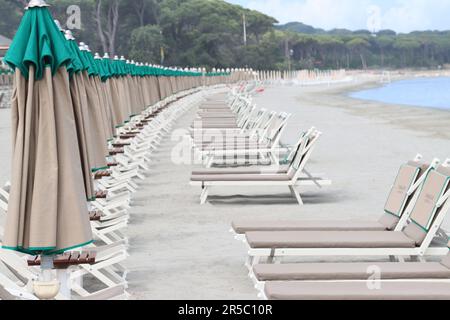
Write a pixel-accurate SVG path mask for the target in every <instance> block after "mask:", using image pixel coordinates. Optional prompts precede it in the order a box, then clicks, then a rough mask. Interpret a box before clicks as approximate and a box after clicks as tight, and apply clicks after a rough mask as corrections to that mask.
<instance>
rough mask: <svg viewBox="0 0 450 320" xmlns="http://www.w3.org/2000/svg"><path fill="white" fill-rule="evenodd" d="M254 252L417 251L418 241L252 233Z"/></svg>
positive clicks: (372, 234)
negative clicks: (285, 250) (314, 249)
mask: <svg viewBox="0 0 450 320" xmlns="http://www.w3.org/2000/svg"><path fill="white" fill-rule="evenodd" d="M246 236H247V242H248V244H249V245H250V247H251V248H254V249H264V248H266V249H267V248H271V249H272V248H273V249H276V248H281V249H282V248H286V249H294V248H298V249H302V248H332V249H334V248H415V246H416V244H415V242H414V240H412V239H410V238H408V237H407V236H406V235H405V234H403V233H402V232H394V231H306V232H296V231H286V232H248V233H247V234H246Z"/></svg>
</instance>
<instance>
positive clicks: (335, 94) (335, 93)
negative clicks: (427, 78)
mask: <svg viewBox="0 0 450 320" xmlns="http://www.w3.org/2000/svg"><path fill="white" fill-rule="evenodd" d="M415 78H417V77H416V76H413V75H408V76H406V75H405V76H402V77H400V78H396V79H395V80H393V81H392V82H394V81H403V80H409V79H415ZM382 86H383V84H382V83H380V82H379V79H378V78H377V79H365V80H358V79H356V80H355V81H354V82H352V83H347V84H338V85H334V86H333V85H331V86H329V87H318V88H316V89H314V90H306V92H307V97H299V99H300V102H301V101H304V100H306V101H308V102H312V101H311V100H310V99H309V97H308V95H309V94H311V93H314V96H315V98H318V101H317V104H323V105H325V106H331V107H339V108H343V109H346V110H348V111H351V112H352V113H354V114H356V115H359V116H366V117H378V118H380V119H382V120H386V121H390V122H392V123H394V122H395V123H394V124H395V125H396V126H399V127H402V128H403V129H407V130H413V131H421V132H423V133H426V134H431V135H433V136H435V137H437V138H441V139H450V132H448V123H450V110H445V109H440V108H433V107H425V106H415V105H406V104H405V105H404V104H395V103H386V102H381V101H376V100H366V99H359V98H354V97H351V96H350V94H351V93H352V92H357V91H362V90H369V89H374V88H379V87H382ZM319 91H321V92H320V94H319ZM321 95H322V96H323V99H322V98H321ZM404 113H408V115H407V118H406V120H405V118H399V115H402V116H404V115H405V114H404ZM403 120H405V121H403Z"/></svg>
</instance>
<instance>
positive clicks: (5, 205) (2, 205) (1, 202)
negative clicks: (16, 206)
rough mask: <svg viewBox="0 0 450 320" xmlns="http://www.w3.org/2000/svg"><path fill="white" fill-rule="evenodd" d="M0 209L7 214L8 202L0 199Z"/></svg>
mask: <svg viewBox="0 0 450 320" xmlns="http://www.w3.org/2000/svg"><path fill="white" fill-rule="evenodd" d="M0 209H1V210H3V211H5V212H7V211H8V202H7V201H6V200H4V199H3V198H2V197H0Z"/></svg>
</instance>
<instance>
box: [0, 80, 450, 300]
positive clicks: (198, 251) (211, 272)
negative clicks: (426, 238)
mask: <svg viewBox="0 0 450 320" xmlns="http://www.w3.org/2000/svg"><path fill="white" fill-rule="evenodd" d="M374 85H377V84H376V83H374V82H373V81H372V80H371V81H364V82H358V83H354V82H352V83H347V84H339V85H333V86H329V87H325V86H314V87H298V86H295V87H294V86H286V87H269V88H266V90H265V91H264V92H263V93H261V94H259V95H257V96H256V97H255V99H254V102H255V103H256V104H257V106H258V107H259V108H267V109H270V110H275V111H285V112H290V113H292V114H293V118H291V120H290V122H289V125H288V128H287V130H286V132H285V136H284V137H283V139H282V141H283V142H284V143H288V144H289V143H293V142H294V141H295V140H296V139H297V137H298V135H299V134H300V132H301V131H305V130H307V129H309V128H310V127H312V126H315V127H316V128H318V129H319V130H321V131H322V132H323V136H322V138H321V141H320V142H319V144H318V147H317V149H316V150H315V152H314V154H313V156H312V160H311V162H310V165H309V167H308V168H307V169H308V170H309V171H310V172H313V173H325V174H326V175H327V176H328V177H329V178H330V179H331V180H332V181H333V185H332V186H331V187H326V188H324V189H321V190H319V189H316V188H310V189H309V188H308V189H304V190H303V197H304V201H305V206H303V207H300V206H298V205H297V204H296V201H295V200H294V199H293V198H291V194H290V192H289V190H288V189H287V188H286V189H283V188H262V189H258V188H251V189H246V188H241V189H239V188H231V189H230V188H228V189H221V188H216V189H212V192H211V198H210V202H209V203H208V204H206V205H204V206H201V205H200V204H199V195H200V191H201V190H200V189H199V188H195V187H191V186H189V178H190V174H191V171H192V170H193V169H195V168H199V167H198V166H191V165H176V164H174V163H172V162H171V161H170V159H171V153H172V149H173V147H174V146H175V145H176V144H177V143H178V141H172V140H171V139H170V138H168V139H167V140H166V144H164V146H163V147H161V148H160V150H159V152H158V153H156V154H154V156H153V160H154V162H153V165H152V169H151V172H150V173H148V175H147V179H146V180H145V181H144V182H142V183H141V189H140V190H139V191H138V192H137V193H136V194H135V195H134V198H133V201H132V209H131V212H130V214H131V220H130V224H129V227H128V230H127V233H128V235H129V239H130V248H129V254H130V257H129V259H128V260H127V262H126V265H127V266H128V268H129V274H128V280H129V289H128V291H129V293H130V294H131V298H132V299H184V300H191V299H195V300H196V299H233V300H234V299H256V298H257V296H256V295H257V292H256V290H255V289H254V288H253V285H252V283H251V281H250V280H249V279H248V277H247V272H246V268H245V267H244V260H245V257H246V252H245V247H244V246H243V245H242V243H239V242H238V241H236V240H234V238H233V236H232V235H231V234H230V233H229V229H230V223H231V221H232V220H234V219H238V218H261V219H299V220H302V219H303V220H320V219H333V220H349V219H374V220H377V219H378V218H379V217H380V216H381V215H382V213H383V207H384V204H385V201H386V196H387V194H388V192H389V189H390V187H391V185H392V183H393V181H394V178H395V176H396V174H397V171H398V169H399V166H400V165H401V164H403V163H404V162H406V161H408V160H410V159H412V158H414V157H415V155H416V154H417V153H421V154H423V156H424V157H425V159H426V160H431V159H432V158H433V157H438V158H440V159H441V160H445V158H447V157H449V156H450V154H449V153H448V152H449V150H450V148H449V147H450V142H449V141H450V140H449V138H450V131H449V130H448V124H449V123H450V112H446V111H441V110H435V109H427V108H419V107H406V106H397V105H386V104H381V103H377V102H371V101H360V100H355V99H352V98H349V97H348V92H350V91H355V90H359V89H361V88H366V87H370V86H374ZM195 112H196V110H192V111H191V112H190V113H189V114H186V115H185V116H183V117H182V118H181V119H180V120H179V121H178V123H177V125H176V129H186V128H188V127H189V126H190V124H191V123H192V120H193V119H194V117H195ZM9 116H10V114H9V110H0V147H1V150H2V151H1V153H0V183H1V184H3V183H4V182H5V181H6V180H8V179H9V170H10V169H9V168H10V131H9V130H10V124H9V122H10V119H9ZM444 227H446V228H449V227H450V224H449V223H448V221H447V222H446V223H445V225H444Z"/></svg>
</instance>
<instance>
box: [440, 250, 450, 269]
mask: <svg viewBox="0 0 450 320" xmlns="http://www.w3.org/2000/svg"><path fill="white" fill-rule="evenodd" d="M441 264H442V265H443V266H445V267H446V268H449V269H450V253H449V254H448V255H447V256H446V257H445V258H444V259H442V261H441Z"/></svg>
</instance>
